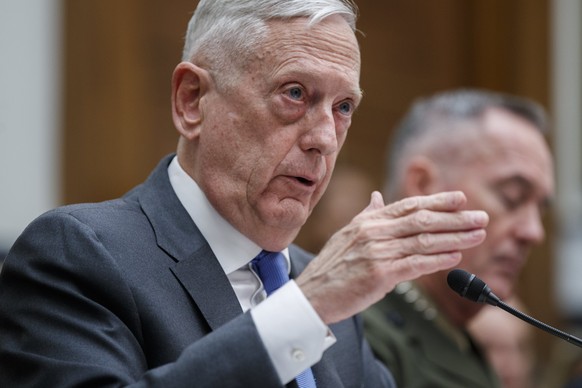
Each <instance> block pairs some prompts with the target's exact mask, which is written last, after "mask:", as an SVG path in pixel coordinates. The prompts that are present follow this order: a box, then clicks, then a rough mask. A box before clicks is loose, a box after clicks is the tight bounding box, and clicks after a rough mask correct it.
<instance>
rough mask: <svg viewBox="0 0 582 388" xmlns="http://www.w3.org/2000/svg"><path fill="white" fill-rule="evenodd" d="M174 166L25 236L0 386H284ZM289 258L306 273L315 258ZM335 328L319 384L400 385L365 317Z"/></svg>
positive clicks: (4, 279)
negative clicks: (374, 348)
mask: <svg viewBox="0 0 582 388" xmlns="http://www.w3.org/2000/svg"><path fill="white" fill-rule="evenodd" d="M171 158H172V155H170V156H168V157H166V158H165V159H164V160H162V162H161V163H160V164H159V165H158V167H157V168H156V169H155V170H154V172H153V173H152V175H151V176H150V177H149V178H148V180H147V181H146V182H145V183H143V184H142V185H140V186H138V187H136V188H135V189H133V190H132V191H130V192H129V193H128V194H126V195H125V196H124V197H123V198H120V199H116V200H113V201H108V202H103V203H97V204H82V205H71V206H66V207H62V208H58V209H55V210H52V211H50V212H48V213H46V214H44V215H42V216H40V217H39V218H38V219H36V220H35V221H33V222H32V223H31V225H29V226H28V228H27V229H26V230H25V231H24V232H23V234H22V235H21V236H20V237H19V239H18V240H17V242H16V243H15V244H14V246H13V249H12V250H11V252H10V254H9V255H8V257H7V259H6V262H5V265H4V268H3V271H2V273H1V275H0V386H2V387H30V386H45V387H69V386H92V387H93V386H95V387H97V386H99V387H105V386H111V387H114V386H115V387H117V386H126V385H134V386H158V387H280V386H281V384H280V383H279V382H278V377H277V374H276V371H275V369H274V367H273V365H272V363H271V361H270V359H269V356H268V354H267V352H266V349H265V347H264V345H263V343H262V341H261V339H260V337H259V335H258V332H257V329H256V327H255V325H254V323H253V320H252V319H251V316H250V314H249V313H248V312H247V313H245V314H243V312H242V310H241V307H240V305H239V303H238V301H237V298H236V295H235V294H234V291H233V290H232V287H231V286H230V283H229V281H228V279H227V277H226V275H225V274H224V272H223V271H222V269H221V267H220V265H219V263H218V261H217V259H216V257H215V256H214V254H213V252H212V251H211V249H210V247H209V245H208V244H207V242H206V241H205V240H204V238H203V237H202V235H201V234H200V232H199V230H198V228H197V227H196V225H195V224H194V223H193V222H192V219H191V218H190V217H189V215H188V213H187V212H186V211H185V209H184V208H183V207H182V205H181V203H180V202H179V200H178V198H177V197H176V195H175V194H174V191H173V190H172V187H171V185H170V182H169V179H168V174H167V166H168V164H169V162H170V161H171ZM225 243H228V242H227V241H225ZM290 256H291V262H292V276H297V274H299V273H300V272H301V271H302V270H303V268H304V267H305V265H306V264H307V262H308V261H309V260H310V258H311V256H310V255H309V254H307V253H306V252H304V251H302V250H300V249H299V248H297V247H295V246H291V247H290ZM330 328H331V330H332V331H333V332H334V334H335V336H336V337H337V343H336V344H335V345H333V346H332V347H331V348H330V349H328V350H327V351H326V352H325V353H324V355H323V358H322V360H321V361H320V362H319V363H317V364H316V365H314V366H313V372H314V375H315V378H316V380H317V384H318V387H319V388H324V387H330V388H332V387H333V388H339V387H373V388H375V387H386V386H392V382H391V377H390V375H389V373H388V372H387V371H386V369H385V368H384V367H382V366H381V365H380V364H379V363H378V362H377V361H376V360H375V359H374V358H373V356H372V353H371V352H370V350H369V347H368V345H367V343H366V342H365V340H364V339H363V335H362V326H361V324H360V320H359V318H352V319H348V320H345V321H342V322H340V323H338V324H334V325H331V326H330ZM293 385H294V383H291V384H290V386H293Z"/></svg>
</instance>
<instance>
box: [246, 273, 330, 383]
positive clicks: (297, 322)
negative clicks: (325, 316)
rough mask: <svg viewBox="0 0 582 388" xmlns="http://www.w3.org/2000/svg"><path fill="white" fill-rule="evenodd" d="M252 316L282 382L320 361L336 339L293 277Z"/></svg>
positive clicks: (286, 381)
mask: <svg viewBox="0 0 582 388" xmlns="http://www.w3.org/2000/svg"><path fill="white" fill-rule="evenodd" d="M251 315H252V317H253V320H254V322H255V325H256V327H257V330H258V331H259V335H260V337H261V339H262V340H263V343H264V344H265V347H266V348H267V352H268V353H269V356H270V357H271V360H272V361H273V364H274V366H275V369H276V370H277V373H278V374H279V378H280V379H281V383H282V384H287V383H288V382H290V381H291V380H293V379H294V378H295V377H296V376H297V375H299V374H300V373H301V372H303V371H304V370H305V369H307V368H309V367H311V366H312V365H313V364H315V363H316V362H318V361H319V360H320V359H321V356H322V355H323V352H324V351H325V350H326V349H327V348H329V347H330V346H331V345H333V344H334V343H335V342H336V339H335V337H334V336H333V334H332V333H331V330H329V328H328V327H327V326H326V325H325V324H324V323H323V321H322V320H321V319H320V318H319V315H318V314H317V312H316V311H315V310H314V309H313V307H312V306H311V304H310V303H309V301H308V300H307V298H306V297H305V295H303V292H301V289H300V288H299V286H297V284H296V283H295V281H293V280H290V281H289V282H287V283H285V285H283V286H282V287H281V288H280V289H278V290H277V291H275V292H274V293H273V294H271V295H270V296H269V297H268V298H267V299H265V300H264V301H263V302H261V303H259V304H258V305H257V306H256V307H254V308H252V309H251Z"/></svg>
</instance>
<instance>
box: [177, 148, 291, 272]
mask: <svg viewBox="0 0 582 388" xmlns="http://www.w3.org/2000/svg"><path fill="white" fill-rule="evenodd" d="M168 175H169V178H170V184H171V185H172V188H173V189H174V192H175V193H176V195H177V196H178V199H179V200H180V202H181V203H182V206H184V208H185V209H186V211H187V212H188V214H189V215H190V217H191V218H192V220H193V221H194V223H195V224H196V226H197V227H198V229H199V230H200V233H202V235H203V236H204V238H205V239H206V241H207V242H208V244H209V245H210V248H211V249H212V252H214V255H215V256H216V258H217V259H218V262H219V263H220V266H221V267H222V269H223V271H224V273H225V274H227V275H229V274H231V273H232V272H234V271H236V270H237V269H239V268H241V267H242V266H244V265H246V264H248V263H249V262H250V261H251V260H252V259H254V258H255V256H257V255H258V254H259V252H260V251H261V250H262V248H261V247H260V246H258V245H257V244H255V243H254V242H253V241H251V240H250V239H248V238H247V237H246V236H245V235H243V234H242V233H240V232H239V231H238V230H236V229H235V228H234V227H233V226H232V225H231V224H230V223H228V221H226V220H225V219H224V218H223V217H222V216H221V215H220V214H219V213H218V212H217V211H216V209H214V207H213V206H212V205H211V204H210V202H209V201H208V198H206V195H205V194H204V192H203V191H202V189H200V186H198V184H197V183H196V181H195V180H194V179H192V178H191V177H190V176H189V175H188V174H187V173H186V172H185V171H184V169H182V167H181V166H180V164H179V163H178V157H177V156H176V157H174V159H173V160H172V162H171V163H170V165H169V166H168ZM282 253H283V255H284V256H285V258H286V259H287V268H288V269H289V268H290V265H289V264H290V263H289V250H288V248H285V249H284V250H283V252H282Z"/></svg>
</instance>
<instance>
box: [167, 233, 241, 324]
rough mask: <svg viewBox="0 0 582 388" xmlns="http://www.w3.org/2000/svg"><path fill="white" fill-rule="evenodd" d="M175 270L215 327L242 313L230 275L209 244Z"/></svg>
mask: <svg viewBox="0 0 582 388" xmlns="http://www.w3.org/2000/svg"><path fill="white" fill-rule="evenodd" d="M172 272H173V273H174V275H176V277H177V278H178V280H179V281H180V283H182V285H183V286H184V288H185V289H186V290H187V291H188V293H189V294H190V296H191V297H192V299H193V300H194V301H195V302H196V305H197V306H198V308H199V309H200V311H201V312H202V315H204V318H206V321H207V322H208V325H209V326H210V327H211V328H212V330H216V329H217V328H219V327H220V326H222V325H224V324H225V323H226V322H228V321H230V320H232V319H234V318H235V317H236V316H238V315H240V314H241V313H242V308H241V307H240V304H239V303H238V300H237V298H236V294H235V293H234V291H233V289H232V287H231V285H230V282H229V281H228V278H227V277H226V275H225V274H224V271H223V270H222V267H220V264H219V263H218V260H216V258H215V256H214V254H213V253H212V251H211V250H210V247H209V246H208V244H206V245H204V246H203V247H201V248H200V249H199V250H198V251H196V252H194V253H193V254H192V256H191V257H190V258H188V259H186V260H182V261H180V262H178V263H177V264H176V266H175V267H174V268H172Z"/></svg>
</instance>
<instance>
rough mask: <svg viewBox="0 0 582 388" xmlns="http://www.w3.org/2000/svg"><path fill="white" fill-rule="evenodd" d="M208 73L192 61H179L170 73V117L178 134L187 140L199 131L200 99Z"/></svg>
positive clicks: (208, 81)
mask: <svg viewBox="0 0 582 388" xmlns="http://www.w3.org/2000/svg"><path fill="white" fill-rule="evenodd" d="M209 83H210V74H208V72H207V71H206V70H204V69H202V68H200V67H198V66H196V65H194V64H193V63H190V62H181V63H180V64H178V66H176V68H175V69H174V74H173V75H172V118H173V120H174V125H175V126H176V129H177V130H178V132H180V135H182V136H183V137H185V138H186V139H188V140H192V139H194V138H195V137H196V136H198V135H199V133H200V124H201V122H202V118H203V114H202V110H201V108H200V100H201V98H202V97H203V96H204V94H205V93H206V92H207V91H208V87H209Z"/></svg>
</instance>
